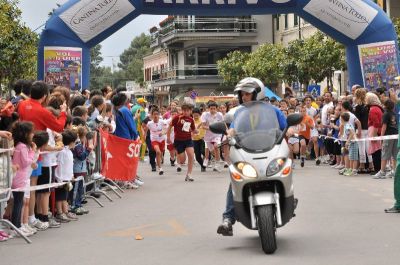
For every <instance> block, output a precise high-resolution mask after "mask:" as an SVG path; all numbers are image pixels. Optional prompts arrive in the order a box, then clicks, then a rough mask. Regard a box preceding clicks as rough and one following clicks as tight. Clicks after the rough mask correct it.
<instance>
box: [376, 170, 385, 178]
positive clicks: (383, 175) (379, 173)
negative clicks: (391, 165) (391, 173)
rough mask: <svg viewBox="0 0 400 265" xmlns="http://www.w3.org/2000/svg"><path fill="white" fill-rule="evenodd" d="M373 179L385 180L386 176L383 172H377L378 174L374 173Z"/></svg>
mask: <svg viewBox="0 0 400 265" xmlns="http://www.w3.org/2000/svg"><path fill="white" fill-rule="evenodd" d="M373 178H374V179H385V178H386V174H385V172H383V171H381V170H379V171H378V173H376V174H375V175H374V177H373Z"/></svg>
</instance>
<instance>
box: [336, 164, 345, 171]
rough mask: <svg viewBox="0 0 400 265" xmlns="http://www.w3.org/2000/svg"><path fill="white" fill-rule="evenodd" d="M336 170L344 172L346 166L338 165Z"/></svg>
mask: <svg viewBox="0 0 400 265" xmlns="http://www.w3.org/2000/svg"><path fill="white" fill-rule="evenodd" d="M335 168H336V169H339V170H342V169H343V168H344V165H338V166H337V167H335Z"/></svg>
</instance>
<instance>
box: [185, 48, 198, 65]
mask: <svg viewBox="0 0 400 265" xmlns="http://www.w3.org/2000/svg"><path fill="white" fill-rule="evenodd" d="M185 64H186V65H194V64H196V49H195V48H193V49H189V50H186V51H185Z"/></svg>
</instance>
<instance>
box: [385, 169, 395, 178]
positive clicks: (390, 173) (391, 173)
mask: <svg viewBox="0 0 400 265" xmlns="http://www.w3.org/2000/svg"><path fill="white" fill-rule="evenodd" d="M386 177H387V178H393V177H394V171H393V170H390V171H389V172H387V173H386Z"/></svg>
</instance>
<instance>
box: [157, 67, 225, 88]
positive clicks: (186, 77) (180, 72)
mask: <svg viewBox="0 0 400 265" xmlns="http://www.w3.org/2000/svg"><path fill="white" fill-rule="evenodd" d="M221 82H222V78H221V77H220V76H219V75H218V69H217V66H216V65H215V64H209V65H184V66H183V67H180V68H178V67H172V68H167V69H163V70H161V71H158V72H154V73H153V75H152V84H153V86H154V87H158V86H173V85H187V84H205V83H207V84H219V83H221Z"/></svg>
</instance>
